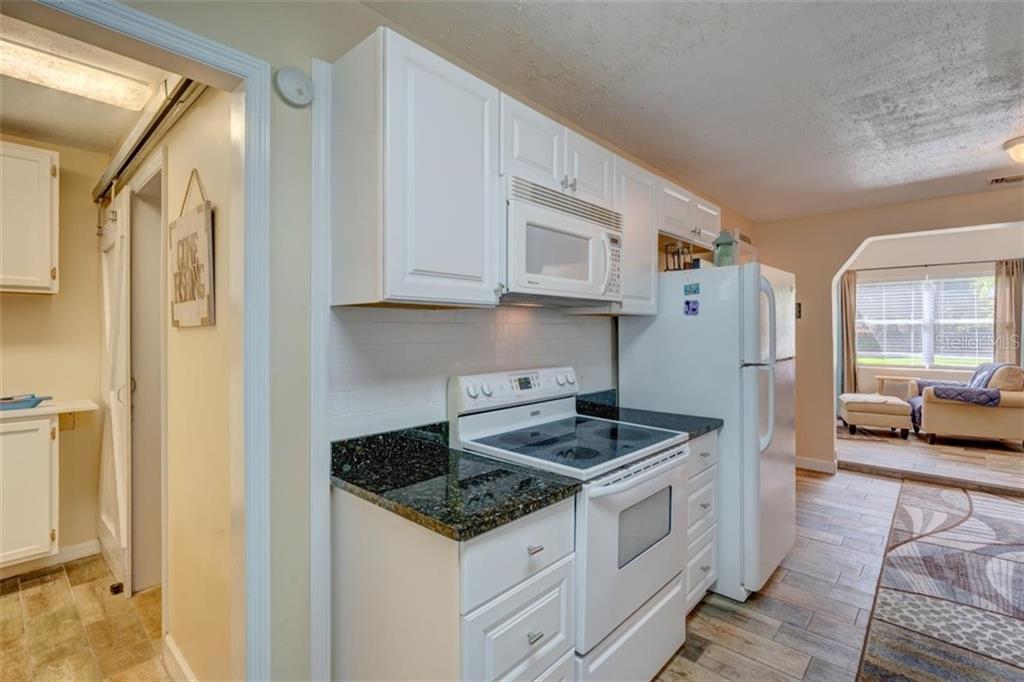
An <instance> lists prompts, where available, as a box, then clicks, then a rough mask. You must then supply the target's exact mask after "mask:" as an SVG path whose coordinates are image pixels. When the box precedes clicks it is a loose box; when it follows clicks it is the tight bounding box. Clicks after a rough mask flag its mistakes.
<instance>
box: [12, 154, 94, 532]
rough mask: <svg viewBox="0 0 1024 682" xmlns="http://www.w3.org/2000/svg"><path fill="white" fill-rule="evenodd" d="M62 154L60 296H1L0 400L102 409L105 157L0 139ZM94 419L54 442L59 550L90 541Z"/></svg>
mask: <svg viewBox="0 0 1024 682" xmlns="http://www.w3.org/2000/svg"><path fill="white" fill-rule="evenodd" d="M0 138H2V139H4V140H9V141H11V142H18V143H21V144H27V145H31V146H35V147H43V148H46V149H54V150H56V151H58V152H60V263H59V265H58V267H59V268H60V292H59V293H58V294H56V295H53V296H51V295H42V294H10V293H5V294H0V395H11V394H13V393H39V394H43V395H53V396H54V397H55V398H59V399H64V400H82V399H89V400H93V401H95V402H96V403H97V404H99V403H100V370H99V366H100V357H101V352H102V344H101V340H100V339H101V333H102V330H101V327H100V299H101V291H100V259H99V250H98V248H97V245H96V206H95V204H93V203H92V188H93V185H95V184H96V180H97V179H99V176H100V175H101V174H102V173H103V170H104V169H105V168H106V166H107V162H108V157H107V156H106V155H104V154H98V153H96V152H87V151H81V150H78V149H72V148H70V147H63V146H59V145H52V144H46V143H42V142H36V141H34V140H27V139H23V138H17V137H11V136H10V135H3V136H0ZM101 427H102V420H101V419H100V412H90V413H82V414H79V415H76V418H75V428H74V430H64V431H61V434H60V544H61V546H64V547H66V546H69V545H75V544H79V543H82V542H89V541H92V540H96V518H97V498H98V490H99V467H100V433H101Z"/></svg>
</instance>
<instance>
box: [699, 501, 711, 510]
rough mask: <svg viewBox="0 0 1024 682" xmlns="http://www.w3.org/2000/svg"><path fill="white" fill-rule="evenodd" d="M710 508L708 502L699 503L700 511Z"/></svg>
mask: <svg viewBox="0 0 1024 682" xmlns="http://www.w3.org/2000/svg"><path fill="white" fill-rule="evenodd" d="M710 506H711V503H710V502H701V503H700V508H701V509H707V508H708V507H710Z"/></svg>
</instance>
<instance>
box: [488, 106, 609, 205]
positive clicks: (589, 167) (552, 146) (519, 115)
mask: <svg viewBox="0 0 1024 682" xmlns="http://www.w3.org/2000/svg"><path fill="white" fill-rule="evenodd" d="M614 160H615V155H614V154H613V153H612V152H610V151H608V150H607V149H605V148H604V147H602V146H601V145H599V144H597V143H595V142H592V141H591V140H589V139H587V138H585V137H583V136H582V135H580V134H579V133H577V132H575V131H572V130H569V128H567V127H565V126H564V125H562V124H561V123H558V122H556V121H553V120H552V119H550V118H548V117H547V116H545V115H544V114H541V113H540V112H537V111H534V110H533V109H531V108H530V107H528V106H526V105H525V104H523V103H522V102H518V101H516V100H514V99H512V98H511V97H509V96H508V95H505V94H502V96H501V172H502V175H514V176H516V177H519V178H524V179H526V180H529V181H531V182H535V183H537V184H538V185H543V186H545V187H549V188H551V189H554V190H558V191H561V192H565V193H566V194H569V195H570V196H574V197H576V198H577V199H581V200H583V201H587V202H590V203H592V204H597V205H598V206H603V207H604V208H611V207H612V204H613V203H614V202H613V200H614V197H613V196H612V194H613V189H614V188H613V179H614V170H613V168H612V166H613V163H614Z"/></svg>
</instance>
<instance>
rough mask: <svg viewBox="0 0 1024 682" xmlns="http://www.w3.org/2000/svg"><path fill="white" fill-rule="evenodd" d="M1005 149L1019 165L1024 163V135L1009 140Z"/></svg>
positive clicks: (1004, 145) (1004, 146)
mask: <svg viewBox="0 0 1024 682" xmlns="http://www.w3.org/2000/svg"><path fill="white" fill-rule="evenodd" d="M1003 149H1005V150H1006V153H1007V154H1009V155H1010V158H1011V159H1013V160H1014V161H1016V162H1017V163H1024V135H1021V136H1020V137H1015V138H1013V139H1012V140H1007V141H1006V142H1005V143H1003Z"/></svg>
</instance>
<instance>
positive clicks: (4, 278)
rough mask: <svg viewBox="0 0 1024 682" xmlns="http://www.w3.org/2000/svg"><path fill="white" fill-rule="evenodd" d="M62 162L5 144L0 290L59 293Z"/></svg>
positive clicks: (0, 159) (0, 157)
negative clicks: (59, 164) (59, 172)
mask: <svg viewBox="0 0 1024 682" xmlns="http://www.w3.org/2000/svg"><path fill="white" fill-rule="evenodd" d="M57 158H58V157H57V153H56V152H51V151H47V150H45V149H36V148H34V147H27V146H25V145H20V144H14V143H11V142H0V187H2V188H3V201H0V225H3V240H4V244H3V249H2V250H0V289H3V290H8V291H37V292H47V293H56V292H57V271H56V266H57V177H56V173H55V172H56V169H57ZM51 172H53V174H52V175H51Z"/></svg>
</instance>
